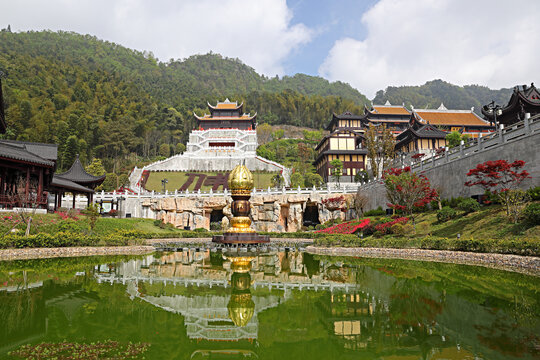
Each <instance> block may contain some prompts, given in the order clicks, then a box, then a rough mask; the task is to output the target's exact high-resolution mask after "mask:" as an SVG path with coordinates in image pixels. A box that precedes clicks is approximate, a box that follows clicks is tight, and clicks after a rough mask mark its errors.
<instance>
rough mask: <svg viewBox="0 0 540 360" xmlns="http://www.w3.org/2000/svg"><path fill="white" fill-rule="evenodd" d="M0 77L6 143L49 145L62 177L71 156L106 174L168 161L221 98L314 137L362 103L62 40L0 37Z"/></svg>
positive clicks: (228, 64) (207, 64)
mask: <svg viewBox="0 0 540 360" xmlns="http://www.w3.org/2000/svg"><path fill="white" fill-rule="evenodd" d="M0 70H3V72H4V73H6V78H5V79H4V93H5V103H6V111H7V122H8V127H9V133H8V134H7V136H8V137H11V138H15V139H19V140H29V141H38V142H55V143H58V144H59V148H60V152H59V154H60V158H59V165H60V168H63V169H65V168H66V166H69V164H70V163H71V162H72V159H73V157H74V156H75V154H76V153H80V154H81V159H82V161H83V162H84V161H88V160H89V159H91V158H92V157H99V158H102V159H103V160H104V163H105V165H106V168H107V169H108V170H109V171H111V170H113V169H115V170H116V169H117V168H118V166H123V167H129V166H132V163H133V162H134V161H140V160H141V159H149V158H152V157H154V156H156V155H159V149H160V146H161V145H162V144H168V145H170V150H171V151H174V149H175V148H176V144H178V143H179V142H182V141H183V142H185V140H186V139H187V135H188V133H189V131H190V130H191V129H192V128H193V126H194V117H193V111H196V112H197V113H200V114H202V113H203V112H204V111H207V106H206V102H207V101H209V102H211V103H215V102H216V101H218V100H224V99H225V97H229V98H230V99H232V100H238V101H244V102H245V104H246V107H245V110H246V111H248V112H252V113H254V112H256V111H257V112H258V113H259V122H269V123H271V124H291V125H302V126H308V127H313V128H321V127H323V126H324V125H325V123H326V122H327V121H328V119H329V117H330V116H331V113H332V111H336V112H343V111H346V110H350V111H354V112H360V111H361V110H362V107H363V104H364V103H365V102H367V99H366V98H365V97H364V96H363V95H362V94H360V93H359V92H358V91H357V90H355V89H353V88H351V87H350V86H349V85H347V84H344V83H340V82H337V83H329V82H328V81H327V80H324V79H322V78H319V77H313V76H307V75H296V76H294V77H285V78H283V79H278V78H272V79H268V78H266V77H264V76H261V75H259V74H257V73H256V72H255V71H254V70H253V69H252V68H251V67H249V66H247V65H244V64H242V63H241V62H240V61H239V60H235V59H227V58H223V57H221V56H220V55H216V54H207V55H196V56H192V57H190V58H188V59H185V60H183V61H169V62H168V63H161V62H158V61H157V60H156V59H155V58H154V56H153V55H152V54H151V53H146V52H139V51H135V50H130V49H127V48H125V47H122V46H120V45H117V44H113V43H109V42H105V41H101V40H98V39H97V38H95V37H93V36H89V35H79V34H75V33H68V32H58V33H56V32H50V31H45V32H28V33H11V32H9V31H6V30H4V31H1V32H0ZM162 149H163V147H162ZM163 153H165V154H166V153H167V151H162V155H163ZM127 159H131V161H128V160H127ZM113 160H114V161H113Z"/></svg>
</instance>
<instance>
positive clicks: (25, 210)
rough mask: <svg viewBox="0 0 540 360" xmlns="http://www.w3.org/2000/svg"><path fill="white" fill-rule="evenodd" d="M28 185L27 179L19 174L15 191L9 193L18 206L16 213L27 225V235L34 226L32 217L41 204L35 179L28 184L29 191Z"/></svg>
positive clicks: (11, 199) (13, 202)
mask: <svg viewBox="0 0 540 360" xmlns="http://www.w3.org/2000/svg"><path fill="white" fill-rule="evenodd" d="M26 187H27V184H26V180H25V179H24V178H23V177H22V176H19V177H18V178H17V182H16V186H15V193H13V194H11V195H9V199H10V202H11V203H12V204H15V205H16V206H17V211H15V213H16V214H17V215H18V216H19V217H20V219H21V221H22V223H23V224H25V225H26V230H25V236H28V235H30V227H31V226H32V217H33V216H34V214H35V213H36V210H37V208H38V205H39V198H40V194H38V193H37V191H36V190H35V189H36V188H37V186H36V184H35V181H31V183H30V184H28V192H26ZM16 226H17V224H14V225H13V227H12V228H11V229H9V230H8V232H7V233H6V234H8V233H10V232H11V231H12V230H13V229H14V228H15V227H16Z"/></svg>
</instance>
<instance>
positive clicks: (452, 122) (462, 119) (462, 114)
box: [410, 104, 495, 138]
mask: <svg viewBox="0 0 540 360" xmlns="http://www.w3.org/2000/svg"><path fill="white" fill-rule="evenodd" d="M410 121H411V123H413V122H415V121H418V122H419V123H421V124H430V125H433V126H435V127H437V128H438V129H440V130H443V131H446V132H452V131H458V132H460V133H462V134H467V135H469V136H470V137H472V138H477V137H479V136H485V135H488V134H489V133H490V132H492V131H494V130H495V127H494V126H493V125H492V124H490V123H489V122H488V121H486V120H484V119H482V118H481V117H480V116H478V115H477V114H476V113H475V112H474V108H471V109H470V110H449V109H447V108H446V107H445V106H444V104H441V106H439V108H437V109H414V108H413V111H412V113H411V115H410Z"/></svg>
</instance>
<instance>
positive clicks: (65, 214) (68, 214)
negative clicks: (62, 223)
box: [54, 210, 79, 221]
mask: <svg viewBox="0 0 540 360" xmlns="http://www.w3.org/2000/svg"><path fill="white" fill-rule="evenodd" d="M54 213H55V214H56V215H58V216H60V218H61V219H62V220H70V219H71V220H75V221H77V220H79V217H78V216H77V215H79V212H78V211H71V210H70V211H55V212H54Z"/></svg>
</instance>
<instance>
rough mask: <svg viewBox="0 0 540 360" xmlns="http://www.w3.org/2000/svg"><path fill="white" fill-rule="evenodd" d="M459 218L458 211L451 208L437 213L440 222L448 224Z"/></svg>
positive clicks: (444, 208)
mask: <svg viewBox="0 0 540 360" xmlns="http://www.w3.org/2000/svg"><path fill="white" fill-rule="evenodd" d="M456 216H457V213H456V210H454V209H452V208H451V207H449V206H445V207H443V208H442V210H439V211H437V220H439V222H441V223H443V222H447V221H448V220H451V219H453V218H455V217H456Z"/></svg>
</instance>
